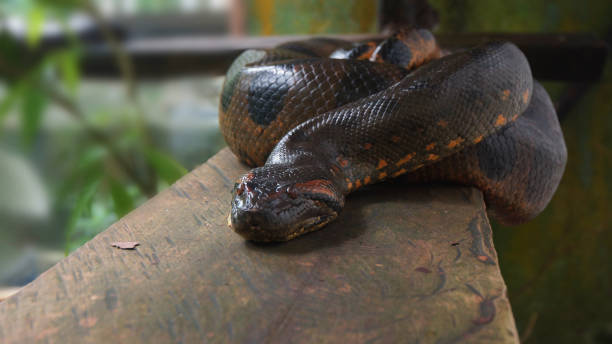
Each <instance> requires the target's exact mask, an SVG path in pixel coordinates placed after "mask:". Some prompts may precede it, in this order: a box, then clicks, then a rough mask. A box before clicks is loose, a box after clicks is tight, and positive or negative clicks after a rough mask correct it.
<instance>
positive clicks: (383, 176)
mask: <svg viewBox="0 0 612 344" xmlns="http://www.w3.org/2000/svg"><path fill="white" fill-rule="evenodd" d="M386 176H387V172H380V174H378V179H384V178H385V177H386Z"/></svg>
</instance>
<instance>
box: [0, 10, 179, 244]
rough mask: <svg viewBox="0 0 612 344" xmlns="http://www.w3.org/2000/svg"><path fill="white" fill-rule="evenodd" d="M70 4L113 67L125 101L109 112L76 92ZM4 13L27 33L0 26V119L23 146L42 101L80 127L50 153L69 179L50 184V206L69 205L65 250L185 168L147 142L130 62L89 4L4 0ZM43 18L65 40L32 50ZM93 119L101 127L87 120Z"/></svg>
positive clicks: (77, 52)
mask: <svg viewBox="0 0 612 344" xmlns="http://www.w3.org/2000/svg"><path fill="white" fill-rule="evenodd" d="M76 10H79V11H85V12H87V13H88V14H89V15H90V16H91V17H92V18H94V20H95V22H96V24H97V26H98V28H99V30H100V31H101V33H102V35H103V37H104V39H105V41H106V43H107V44H108V45H109V47H110V48H111V50H112V51H113V54H114V56H115V60H116V62H117V65H118V66H119V69H120V70H121V73H122V81H123V84H124V86H125V100H126V102H125V103H126V104H127V105H125V106H122V107H119V108H117V109H115V111H117V112H116V113H112V112H105V113H88V112H87V110H84V109H85V108H86V107H84V106H82V105H83V104H80V103H79V100H78V98H77V94H78V90H79V87H80V81H81V73H80V69H79V61H80V57H81V43H80V42H79V41H78V39H77V38H76V36H75V34H74V33H73V32H72V31H71V30H70V28H69V27H68V25H67V19H68V17H69V16H70V14H71V13H73V12H74V11H76ZM5 12H11V13H19V14H21V15H23V16H24V17H25V18H27V33H26V35H25V37H24V39H22V40H20V39H18V38H16V37H13V36H12V35H10V34H9V33H7V32H5V31H1V32H0V78H1V80H2V82H3V83H4V85H5V94H4V97H3V98H2V99H1V100H0V125H2V124H3V123H5V119H6V117H7V116H9V115H11V114H14V115H17V116H19V122H20V130H21V134H20V136H21V142H22V146H23V147H24V149H25V150H30V151H31V150H32V145H33V142H34V141H35V139H36V136H37V134H38V133H39V131H40V128H41V123H42V120H43V117H44V116H45V114H46V113H47V112H48V111H47V110H48V108H49V106H50V105H53V106H56V107H59V108H61V109H62V110H63V111H64V112H65V113H66V114H67V115H69V116H70V117H71V118H72V119H73V120H74V121H75V122H76V123H78V127H79V128H80V129H79V130H78V132H77V134H76V135H75V136H72V137H70V140H72V144H69V145H68V147H70V149H68V150H67V151H66V152H64V155H65V156H64V157H58V158H59V159H61V160H62V161H63V164H64V166H62V167H61V168H63V169H65V170H68V171H69V173H68V174H69V178H65V179H64V180H62V181H61V182H60V183H58V185H57V186H56V189H57V190H56V192H54V195H55V196H54V197H55V199H54V200H53V201H54V204H55V207H56V208H57V209H59V210H62V209H69V215H68V216H67V218H66V219H65V226H64V227H65V231H64V235H65V245H64V246H65V250H66V253H68V252H70V251H71V250H73V249H75V248H76V247H78V246H80V245H81V244H82V243H84V242H85V241H87V240H88V239H90V238H91V237H93V236H94V235H95V234H97V233H98V232H99V231H101V230H102V229H104V228H105V227H106V226H108V225H109V224H110V223H111V222H112V221H115V220H116V219H117V218H119V217H121V216H124V215H125V214H127V213H128V212H129V211H131V210H132V209H133V208H134V207H135V206H136V205H138V204H140V203H141V202H143V201H144V200H145V199H147V198H149V197H151V196H153V195H155V194H156V193H157V192H158V190H159V188H160V187H164V186H167V185H169V184H172V183H173V182H174V181H176V180H177V179H178V178H180V177H181V176H182V175H184V174H185V173H186V172H187V171H186V170H185V168H183V167H182V166H181V165H180V164H179V163H178V162H176V161H175V160H174V159H173V158H171V157H170V156H169V155H167V154H165V153H164V152H162V151H161V150H160V149H159V148H158V147H155V146H154V144H153V143H152V140H151V139H150V135H151V134H150V129H149V128H148V126H147V123H146V119H145V117H144V114H143V110H142V107H141V105H140V103H139V99H138V92H137V83H136V80H135V79H134V75H133V72H132V71H133V68H132V64H131V61H130V59H129V57H128V56H127V54H126V53H125V52H124V51H123V49H122V47H121V44H120V43H119V42H118V41H117V40H116V39H115V37H114V36H113V34H112V32H111V31H110V30H109V29H108V27H107V26H106V23H105V22H104V20H103V18H102V16H101V15H100V13H99V11H98V10H97V9H96V7H95V5H94V4H93V3H91V2H88V1H80V0H63V1H57V0H55V1H52V0H29V1H7V2H6V3H3V4H1V5H0V18H2V17H5V14H4V13H5ZM45 19H54V20H56V21H58V22H60V23H62V27H63V30H64V35H65V36H66V37H69V44H67V45H66V46H65V47H62V48H58V49H54V50H51V51H44V50H42V49H40V40H41V33H42V27H43V22H44V20H45ZM99 118H103V119H104V120H105V122H106V126H101V125H99V124H96V123H95V122H96V119H99ZM117 119H119V120H117ZM111 126H112V127H111ZM111 129H112V130H111Z"/></svg>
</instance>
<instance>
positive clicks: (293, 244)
mask: <svg viewBox="0 0 612 344" xmlns="http://www.w3.org/2000/svg"><path fill="white" fill-rule="evenodd" d="M245 171H246V167H245V166H244V165H242V164H240V163H239V162H237V160H236V158H235V157H234V156H233V155H232V154H231V153H230V152H229V151H228V150H227V149H224V150H222V151H221V152H220V153H219V154H217V155H216V156H215V157H213V158H211V159H210V160H209V161H208V162H207V163H205V164H203V165H201V166H200V167H198V168H196V169H195V170H194V171H192V172H191V173H189V174H188V175H187V176H185V177H184V178H182V179H181V180H179V181H178V182H177V183H176V184H175V185H173V186H171V187H169V188H168V189H166V190H165V191H163V192H162V193H160V194H159V195H158V196H156V197H154V198H153V199H151V200H150V201H148V202H147V203H146V204H144V205H143V206H141V207H139V208H138V209H136V210H135V211H133V212H132V213H130V214H128V215H127V216H125V217H124V218H122V219H121V220H119V221H118V222H117V223H115V224H114V225H112V226H111V227H110V228H108V229H107V230H106V231H104V232H103V233H101V234H99V235H98V236H96V237H95V238H94V239H92V240H91V241H89V242H88V243H86V244H85V245H83V246H82V247H81V248H79V249H78V250H76V251H75V252H74V253H72V254H71V255H70V256H68V257H66V258H65V259H64V260H62V261H61V262H59V263H58V264H57V265H55V266H54V267H52V268H51V269H49V270H48V271H46V272H45V273H43V274H42V275H41V276H40V277H39V278H37V279H36V280H35V281H33V282H32V283H31V284H29V285H27V286H26V287H24V288H23V289H22V290H21V291H20V292H18V293H17V294H16V295H14V296H12V297H10V298H9V299H7V300H6V301H4V302H2V303H0V342H1V343H24V342H42V343H97V342H120V343H152V342H156V343H160V342H161V343H167V342H180V343H195V342H198V343H202V342H213V343H223V342H238V343H244V342H249V343H253V342H255V343H261V342H305V343H315V342H316V343H333V342H350V343H361V342H384V343H393V342H420V343H434V342H435V343H438V342H441V343H455V342H463V341H465V342H471V343H472V342H482V343H517V342H518V336H517V332H516V328H515V324H514V319H513V316H512V311H511V309H510V305H509V302H508V299H507V298H506V286H505V284H504V281H503V279H502V277H501V275H500V271H499V266H498V261H497V255H496V252H495V249H494V247H493V243H492V240H491V228H490V226H489V223H488V219H487V217H486V214H485V212H484V203H483V200H482V195H481V193H480V191H478V190H476V189H473V188H468V187H459V186H448V185H447V186H442V185H437V186H436V185H428V186H425V185H424V186H416V185H413V186H410V185H401V184H398V183H387V184H380V185H374V186H371V187H368V188H367V189H364V190H363V191H359V192H357V193H355V194H353V195H351V196H349V198H348V201H347V206H346V209H345V210H344V211H343V212H342V214H341V216H340V217H339V219H338V220H337V221H336V222H334V223H333V224H331V225H329V226H327V227H326V228H324V229H323V230H320V231H318V232H314V233H312V234H308V235H305V236H303V237H301V238H298V239H296V240H293V241H290V242H287V243H282V244H268V245H258V244H253V243H249V242H245V241H244V240H243V239H242V238H240V237H239V236H238V235H236V234H235V233H234V232H232V231H231V230H230V229H229V228H228V227H227V224H226V222H227V215H228V211H229V204H230V198H231V195H230V190H231V188H232V187H233V183H234V182H233V181H234V180H235V179H236V178H237V177H238V176H239V175H240V174H242V173H243V172H245ZM118 241H119V242H121V241H137V242H139V243H140V245H139V246H137V247H136V248H135V249H134V250H120V249H117V248H114V247H112V246H111V243H113V242H118Z"/></svg>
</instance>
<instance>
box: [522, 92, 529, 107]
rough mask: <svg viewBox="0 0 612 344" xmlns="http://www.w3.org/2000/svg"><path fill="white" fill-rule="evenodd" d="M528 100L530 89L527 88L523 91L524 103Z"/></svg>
mask: <svg viewBox="0 0 612 344" xmlns="http://www.w3.org/2000/svg"><path fill="white" fill-rule="evenodd" d="M528 101H529V90H525V92H523V103H525V104H527V102H528Z"/></svg>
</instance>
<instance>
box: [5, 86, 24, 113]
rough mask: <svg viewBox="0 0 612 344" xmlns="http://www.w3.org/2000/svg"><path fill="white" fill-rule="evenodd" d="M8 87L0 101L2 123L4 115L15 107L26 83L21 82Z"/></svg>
mask: <svg viewBox="0 0 612 344" xmlns="http://www.w3.org/2000/svg"><path fill="white" fill-rule="evenodd" d="M8 87H9V88H8V89H7V92H6V94H5V95H4V98H3V99H2V101H1V102H0V123H2V120H3V119H4V117H6V115H7V114H8V113H9V112H10V111H11V110H12V109H13V107H14V106H15V103H16V102H17V100H18V99H19V97H21V95H22V94H23V90H24V83H22V82H19V83H16V84H14V85H10V86H8Z"/></svg>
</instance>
